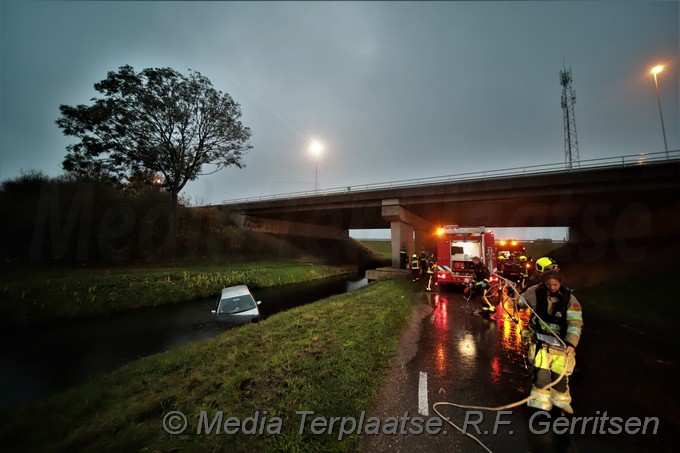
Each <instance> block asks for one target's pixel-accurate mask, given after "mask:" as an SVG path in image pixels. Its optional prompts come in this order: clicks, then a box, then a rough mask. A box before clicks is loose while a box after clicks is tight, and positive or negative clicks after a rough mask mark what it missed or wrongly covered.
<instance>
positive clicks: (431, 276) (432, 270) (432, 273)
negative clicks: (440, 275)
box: [425, 253, 439, 291]
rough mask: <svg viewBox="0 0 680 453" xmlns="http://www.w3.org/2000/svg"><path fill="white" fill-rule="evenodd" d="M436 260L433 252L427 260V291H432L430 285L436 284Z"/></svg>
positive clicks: (437, 267)
mask: <svg viewBox="0 0 680 453" xmlns="http://www.w3.org/2000/svg"><path fill="white" fill-rule="evenodd" d="M438 269H439V266H437V260H436V259H435V257H434V253H433V254H432V255H430V260H429V261H428V262H427V287H426V288H425V289H426V290H427V291H432V285H433V284H434V285H435V286H436V285H437V270H438Z"/></svg>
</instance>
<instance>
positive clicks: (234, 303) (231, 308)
mask: <svg viewBox="0 0 680 453" xmlns="http://www.w3.org/2000/svg"><path fill="white" fill-rule="evenodd" d="M255 307H257V305H256V304H255V300H254V299H253V296H251V295H250V294H244V295H242V296H236V297H229V298H226V299H222V300H221V301H220V305H219V307H218V308H217V313H225V314H232V313H240V312H242V311H246V310H252V309H253V308H255Z"/></svg>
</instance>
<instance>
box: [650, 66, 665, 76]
mask: <svg viewBox="0 0 680 453" xmlns="http://www.w3.org/2000/svg"><path fill="white" fill-rule="evenodd" d="M661 71H663V65H662V64H659V65H656V66H654V67H653V68H652V71H651V72H652V74H654V75H657V74H658V73H660V72H661Z"/></svg>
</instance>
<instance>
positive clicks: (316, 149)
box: [309, 140, 323, 156]
mask: <svg viewBox="0 0 680 453" xmlns="http://www.w3.org/2000/svg"><path fill="white" fill-rule="evenodd" d="M309 151H310V152H311V153H312V154H314V155H315V156H319V154H321V151H323V143H321V142H320V141H318V140H312V142H311V143H310V144H309Z"/></svg>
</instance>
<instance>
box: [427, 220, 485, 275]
mask: <svg viewBox="0 0 680 453" xmlns="http://www.w3.org/2000/svg"><path fill="white" fill-rule="evenodd" d="M473 256H478V257H479V258H480V259H481V260H482V263H484V265H486V267H488V268H489V271H490V272H491V273H493V272H494V271H495V269H496V241H495V240H494V236H493V231H491V230H489V229H487V228H486V227H483V226H482V227H459V226H458V225H447V226H445V227H442V228H438V229H437V266H438V269H439V271H438V273H437V280H438V284H440V285H447V284H449V285H451V284H453V285H465V284H467V283H469V282H471V281H472V276H473V273H474V272H473V270H472V257H473Z"/></svg>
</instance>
